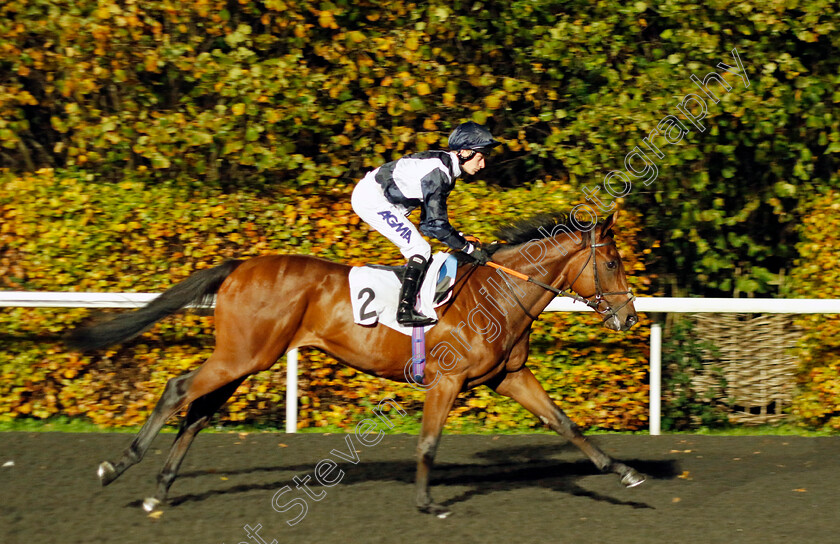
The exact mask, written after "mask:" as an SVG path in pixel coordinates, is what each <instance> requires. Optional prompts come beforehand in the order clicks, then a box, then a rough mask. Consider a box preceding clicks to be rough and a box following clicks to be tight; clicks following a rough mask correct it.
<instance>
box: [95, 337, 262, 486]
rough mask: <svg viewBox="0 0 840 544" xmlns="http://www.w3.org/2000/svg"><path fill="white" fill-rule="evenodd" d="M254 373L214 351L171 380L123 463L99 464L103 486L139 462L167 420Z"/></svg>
mask: <svg viewBox="0 0 840 544" xmlns="http://www.w3.org/2000/svg"><path fill="white" fill-rule="evenodd" d="M252 371H253V368H240V369H233V368H231V366H230V365H228V364H227V363H225V361H224V360H223V359H221V358H220V357H219V355H218V352H214V353H213V355H211V356H210V358H209V359H207V361H205V362H204V364H203V365H201V366H200V367H198V368H197V369H195V370H193V371H191V372H188V373H186V374H183V375H181V376H178V377H177V378H172V379H171V380H169V381H168V382H167V383H166V388H165V389H164V390H163V395H161V397H160V399H159V400H158V402H157V405H155V409H154V410H152V414H151V415H150V416H149V419H147V420H146V423H145V424H143V428H142V429H140V432H139V433H137V436H136V437H135V438H134V440H133V441H132V442H131V444H130V445H129V446H128V448H126V450H125V451H124V452H123V454H122V457H121V458H120V460H119V461H117V463H116V464H111V463H110V462H108V461H105V462H103V463H101V464H100V465H99V471H98V475H99V480H100V482H101V483H102V485H103V486H104V485H108V484H110V483H111V482H113V481H114V480H116V479H117V478H118V477H119V476H120V474H122V473H123V472H125V471H126V470H127V469H128V468H129V467H131V466H132V465H134V464H136V463H139V462H140V461H141V460H142V459H143V456H144V455H145V454H146V451H147V450H148V449H149V446H151V445H152V441H153V440H154V438H155V436H157V434H158V432H160V429H161V428H162V427H163V425H164V423H166V420H167V419H169V418H170V417H171V416H172V415H173V414H175V413H176V412H177V411H178V410H180V409H181V408H182V407H183V406H185V405H188V404H190V403H191V402H192V401H193V400H195V399H197V398H199V397H202V396H204V395H206V394H207V393H210V392H212V391H215V390H216V389H219V388H220V387H223V386H224V385H227V384H228V383H230V382H232V381H234V380H236V379H238V378H240V377H242V376H247V375H248V374H250V373H251V372H252Z"/></svg>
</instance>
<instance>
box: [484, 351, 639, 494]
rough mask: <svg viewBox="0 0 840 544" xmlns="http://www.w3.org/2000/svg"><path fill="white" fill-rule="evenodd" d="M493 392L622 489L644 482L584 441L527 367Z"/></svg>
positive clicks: (635, 473)
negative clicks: (608, 474)
mask: <svg viewBox="0 0 840 544" xmlns="http://www.w3.org/2000/svg"><path fill="white" fill-rule="evenodd" d="M494 389H495V390H496V392H497V393H499V394H501V395H505V396H506V397H510V398H512V399H513V400H515V401H517V402H518V403H519V404H521V405H522V406H524V407H525V408H526V409H527V410H528V411H529V412H531V413H532V414H534V415H535V416H537V417H538V418H540V420H541V421H542V422H543V423H545V424H547V425H548V426H549V427H551V429H552V430H554V431H555V432H557V433H559V434H560V435H562V436H563V437H564V438H566V439H567V440H569V441H570V442H572V443H573V444H574V445H575V446H577V447H578V448H580V450H581V451H583V453H585V454H586V455H587V456H588V457H589V458H590V459H591V460H592V462H593V463H595V466H596V467H598V469H599V470H601V471H603V472H607V471H610V472H614V473H616V474H618V475H619V476H620V477H621V483H622V484H624V485H625V486H627V487H634V486H637V485H639V484H640V483H642V482H644V481H645V477H644V476H643V475H642V474H640V473H639V472H637V471H636V470H635V469H633V468H630V467H628V466H627V465H625V464H623V463H619V462H617V461H614V460H613V459H612V458H611V457H610V456H609V455H607V454H606V453H604V452H603V451H602V450H601V449H600V448H599V447H598V446H596V445H595V444H593V443H592V442H590V441H589V440H587V439H586V437H585V436H583V433H581V432H580V429H579V428H578V426H577V425H575V423H574V422H573V421H572V420H571V419H569V416H567V415H566V414H565V413H564V412H563V410H561V409H560V408H558V407H557V405H556V404H554V401H552V400H551V397H549V396H548V393H546V392H545V389H543V386H542V385H541V384H540V382H539V381H537V379H536V378H535V377H534V375H533V373H531V371H530V369H528V367H522V368H521V369H520V370H518V371H516V372H510V373H508V374H507V375H505V377H504V378H503V379H502V380H501V381H500V382H499V383H498V384H497V385H495V386H494Z"/></svg>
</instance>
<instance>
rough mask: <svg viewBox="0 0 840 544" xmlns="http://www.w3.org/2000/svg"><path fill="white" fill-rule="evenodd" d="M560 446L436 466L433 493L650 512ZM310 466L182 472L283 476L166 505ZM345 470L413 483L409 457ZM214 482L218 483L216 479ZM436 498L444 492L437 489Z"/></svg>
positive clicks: (358, 479)
mask: <svg viewBox="0 0 840 544" xmlns="http://www.w3.org/2000/svg"><path fill="white" fill-rule="evenodd" d="M562 448H563V446H559V447H558V446H556V445H543V446H517V447H505V448H495V449H491V450H487V451H484V452H481V453H478V454H476V455H475V457H476V458H477V459H478V461H477V462H476V463H470V464H464V463H440V464H436V465H435V467H434V469H433V472H432V481H431V485H432V486H433V487H437V488H438V489H441V488H445V487H447V486H456V487H463V486H467V487H469V489H468V490H466V491H464V492H463V493H460V494H458V495H456V496H454V497H451V498H449V499H447V500H444V501H442V502H441V504H443V505H444V506H451V505H454V504H457V503H461V502H466V501H469V500H470V499H471V498H472V497H475V496H481V495H489V494H491V493H496V492H500V491H511V490H516V489H528V488H534V487H542V488H547V489H551V490H554V491H557V492H561V493H566V494H569V495H573V496H576V497H586V498H589V499H592V500H595V501H599V502H605V503H609V504H614V505H618V506H629V507H632V508H653V507H652V506H650V505H648V504H645V503H641V502H635V501H623V500H619V499H617V498H615V497H611V496H607V495H603V494H601V493H597V492H594V491H591V490H588V489H585V488H583V487H581V486H580V485H578V480H580V479H581V478H584V477H586V476H594V475H598V474H601V473H600V472H599V471H598V469H597V468H595V466H594V465H593V464H592V463H591V462H590V461H589V460H588V459H580V460H577V461H568V460H562V459H556V458H554V459H553V458H552V456H555V455H557V453H558V452H559V451H560V450H562ZM626 463H627V464H628V465H630V466H632V467H633V468H635V469H637V470H639V471H640V472H642V473H644V474H645V475H646V476H647V477H648V478H652V479H660V480H662V479H673V478H675V477H676V476H677V475H678V474H680V472H681V469H680V468H679V466H678V463H677V462H676V461H672V460H653V461H646V460H639V459H630V460H626ZM313 468H314V463H313V464H306V465H302V464H296V465H280V466H278V465H274V466H259V467H249V468H243V469H239V470H232V471H231V470H225V471H215V470H204V471H193V472H187V473H184V474H182V475H181V476H180V477H181V478H200V477H203V476H208V475H214V476H218V475H219V474H222V473H223V474H225V475H226V476H227V477H231V476H237V475H248V474H254V473H259V472H264V473H277V474H278V475H279V474H280V473H283V474H284V475H283V476H282V478H279V479H277V480H275V481H272V482H260V483H248V484H237V485H233V486H228V487H226V488H224V489H211V490H208V491H205V492H202V493H194V494H185V495H180V496H173V497H171V498H170V499H169V504H170V505H171V506H177V505H179V504H183V503H190V502H200V501H204V500H207V499H209V498H212V497H215V496H219V495H230V494H237V493H248V492H251V491H258V490H274V491H276V490H278V489H280V488H282V487H283V486H286V485H290V486H291V485H293V484H292V481H291V476H290V475H289V474H288V473H289V472H291V473H293V474H301V473H311V472H312V469H313ZM340 468H341V469H342V470H344V473H345V474H344V477H343V479H342V480H341V484H342V485H353V484H358V483H365V482H371V481H394V482H402V483H405V484H409V485H413V484H414V477H415V471H416V462H415V460H414V459H406V460H405V461H372V462H359V463H358V464H356V465H353V464H349V463H342V464H341V465H340ZM216 481H218V480H216ZM438 493H439V494H443V493H441V492H440V491H438ZM139 504H140V501H134V502H132V503H130V504H129V505H128V506H138V505H139Z"/></svg>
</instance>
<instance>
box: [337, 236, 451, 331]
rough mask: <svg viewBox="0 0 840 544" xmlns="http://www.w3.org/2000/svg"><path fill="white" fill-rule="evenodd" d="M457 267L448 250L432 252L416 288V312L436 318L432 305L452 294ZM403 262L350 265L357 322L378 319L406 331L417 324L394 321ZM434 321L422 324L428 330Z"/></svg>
mask: <svg viewBox="0 0 840 544" xmlns="http://www.w3.org/2000/svg"><path fill="white" fill-rule="evenodd" d="M457 271H458V261H457V259H456V258H455V256H454V255H453V254H451V253H444V252H440V253H436V254H435V255H433V256H432V258H431V262H430V264H429V268H428V270H426V276H425V277H424V278H423V283H422V285H421V286H420V289H419V294H418V298H419V304H418V306H417V309H418V312H420V313H422V314H423V315H425V316H427V317H431V318H434V319H437V313H436V312H435V308H438V307H440V306H442V305H443V304H446V303H447V302H448V301H449V299H450V298H451V297H452V286H453V285H455V276H456V274H457ZM404 272H405V266H384V265H377V264H372V265H365V266H355V267H353V268H351V269H350V276H349V280H350V299H351V302H352V305H353V320H354V322H356V323H358V324H359V325H375V324H376V323H377V322H378V323H382V324H383V325H385V326H386V327H389V328H392V329H394V330H396V331H399V332H401V333H403V334H405V335H408V336H411V333H412V330H413V329H415V328H420V327H404V326H402V325H400V324H399V323H397V304H398V303H399V295H400V287H401V285H402V278H403V274H404ZM433 326H434V325H427V326H426V327H423V329H424V330H429V329H430V328H431V327H433Z"/></svg>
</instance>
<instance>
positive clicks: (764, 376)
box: [687, 314, 800, 425]
mask: <svg viewBox="0 0 840 544" xmlns="http://www.w3.org/2000/svg"><path fill="white" fill-rule="evenodd" d="M687 317H688V319H691V320H693V322H694V325H695V328H694V330H695V332H696V334H697V335H698V337H699V338H700V339H702V340H705V341H707V342H710V343H711V344H713V345H714V346H716V348H717V351H718V353H717V354H712V353H711V352H706V354H705V357H704V360H703V368H704V370H703V372H701V373H699V374H698V375H697V376H696V377H695V378H694V380H693V382H694V387H695V388H696V389H697V390H698V391H707V390H709V388H710V387H713V385H714V384H713V380H715V372H713V371H712V368H713V367H717V368H718V369H720V371H721V372H722V374H723V376H724V378H725V379H726V389H725V391H726V397H727V398H726V399H725V400H724V404H726V405H727V406H728V408H729V410H730V414H729V420H730V421H731V422H733V423H742V424H756V425H758V424H763V423H775V422H779V421H781V420H783V419H784V418H785V414H784V409H785V408H787V407H789V406H790V405H791V400H792V397H793V389H794V383H795V382H794V374H795V372H796V367H797V357H796V353H795V347H796V342H797V340H798V338H799V335H800V331H799V330H798V329H797V328H796V327H795V326H794V323H793V316H792V315H790V314H762V315H759V316H757V317H754V316H753V314H690V315H688V316H687ZM715 355H717V356H715ZM719 375H720V374H719V373H718V376H719Z"/></svg>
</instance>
